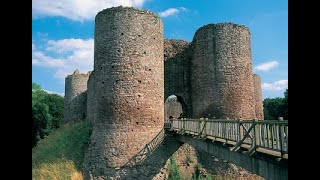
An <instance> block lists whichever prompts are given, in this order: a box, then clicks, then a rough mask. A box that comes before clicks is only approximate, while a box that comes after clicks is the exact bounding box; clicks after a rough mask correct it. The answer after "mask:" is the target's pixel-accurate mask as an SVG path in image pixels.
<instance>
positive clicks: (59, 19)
mask: <svg viewBox="0 0 320 180" xmlns="http://www.w3.org/2000/svg"><path fill="white" fill-rule="evenodd" d="M200 2H201V3H200ZM119 5H123V6H134V7H138V8H142V9H148V10H151V11H153V12H155V13H158V14H159V15H160V16H161V18H162V21H163V24H164V37H165V38H172V39H183V40H187V41H191V40H192V38H193V35H194V33H195V32H196V30H197V29H198V28H200V27H202V26H204V25H206V24H209V23H221V22H233V23H237V24H242V25H245V26H247V27H248V28H249V29H250V32H251V45H252V61H253V70H254V72H255V73H257V74H259V75H260V76H261V81H262V94H263V98H267V97H283V92H284V91H285V89H286V88H287V87H288V0H268V1H252V0H201V1H197V0H121V1H120V0H56V1H52V0H32V81H33V82H35V83H38V84H40V85H41V86H42V87H43V88H44V89H46V90H47V91H49V92H56V93H59V94H63V93H64V78H65V76H66V75H68V74H71V73H72V72H73V71H74V70H75V69H79V70H80V72H81V73H85V72H87V71H89V70H92V69H93V42H94V41H93V38H94V37H93V31H94V16H95V15H96V14H97V12H99V11H101V10H102V9H105V8H109V7H113V6H119Z"/></svg>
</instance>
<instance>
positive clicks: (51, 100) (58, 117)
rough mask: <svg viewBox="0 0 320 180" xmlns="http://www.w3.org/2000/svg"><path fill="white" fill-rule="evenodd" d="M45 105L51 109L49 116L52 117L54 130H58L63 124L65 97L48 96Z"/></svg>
mask: <svg viewBox="0 0 320 180" xmlns="http://www.w3.org/2000/svg"><path fill="white" fill-rule="evenodd" d="M44 103H45V104H46V105H48V107H49V114H50V115H51V116H52V124H51V128H52V129H57V128H59V127H60V125H61V124H62V122H63V107H64V102H63V97H61V96H59V95H57V94H47V95H46V96H45V98H44Z"/></svg>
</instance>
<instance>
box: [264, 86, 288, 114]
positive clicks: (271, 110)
mask: <svg viewBox="0 0 320 180" xmlns="http://www.w3.org/2000/svg"><path fill="white" fill-rule="evenodd" d="M263 113H264V119H265V120H277V119H278V118H279V117H283V119H285V120H288V89H286V91H285V92H284V98H280V97H277V98H266V99H264V101H263Z"/></svg>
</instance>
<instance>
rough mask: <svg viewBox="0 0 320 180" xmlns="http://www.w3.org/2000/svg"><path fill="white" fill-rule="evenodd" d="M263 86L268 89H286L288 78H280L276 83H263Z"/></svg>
mask: <svg viewBox="0 0 320 180" xmlns="http://www.w3.org/2000/svg"><path fill="white" fill-rule="evenodd" d="M261 88H262V89H263V90H268V91H280V90H285V89H286V88H288V80H279V81H276V82H274V83H263V84H262V85H261Z"/></svg>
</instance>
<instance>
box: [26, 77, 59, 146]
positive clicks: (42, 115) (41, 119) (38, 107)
mask: <svg viewBox="0 0 320 180" xmlns="http://www.w3.org/2000/svg"><path fill="white" fill-rule="evenodd" d="M63 99H64V98H63V97H61V96H59V95H57V94H49V93H47V92H45V91H44V90H43V89H42V88H41V87H40V86H39V85H38V84H36V83H32V147H35V146H36V145H37V143H38V141H39V140H40V139H43V138H44V137H45V136H47V135H48V134H50V133H51V132H52V131H53V130H55V129H57V128H59V127H60V125H61V124H62V122H63V101H64V100H63Z"/></svg>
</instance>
